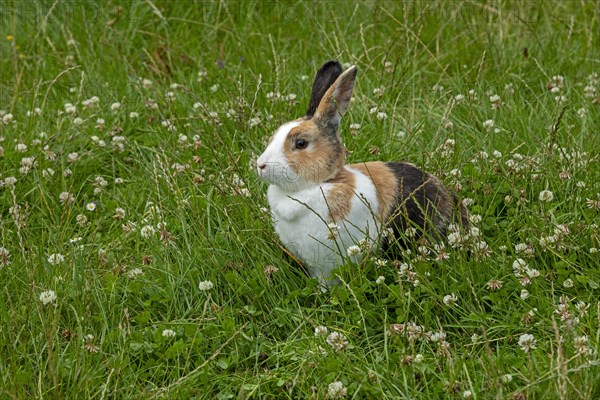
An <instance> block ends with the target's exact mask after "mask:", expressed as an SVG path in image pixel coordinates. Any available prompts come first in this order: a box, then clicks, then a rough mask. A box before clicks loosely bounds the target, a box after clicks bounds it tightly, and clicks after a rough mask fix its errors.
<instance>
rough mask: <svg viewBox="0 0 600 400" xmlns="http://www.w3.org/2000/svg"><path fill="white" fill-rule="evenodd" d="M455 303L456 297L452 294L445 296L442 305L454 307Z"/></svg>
mask: <svg viewBox="0 0 600 400" xmlns="http://www.w3.org/2000/svg"><path fill="white" fill-rule="evenodd" d="M457 301H458V297H456V295H455V294H454V293H452V294H447V295H445V296H444V299H443V302H444V304H445V305H447V306H448V307H452V306H454V305H455V304H456V302H457Z"/></svg>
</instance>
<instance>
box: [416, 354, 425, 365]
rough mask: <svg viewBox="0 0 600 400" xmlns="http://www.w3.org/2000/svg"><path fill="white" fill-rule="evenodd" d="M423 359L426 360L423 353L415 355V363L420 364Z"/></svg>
mask: <svg viewBox="0 0 600 400" xmlns="http://www.w3.org/2000/svg"><path fill="white" fill-rule="evenodd" d="M423 361H425V357H423V354H417V355H416V356H415V364H420V363H422V362H423Z"/></svg>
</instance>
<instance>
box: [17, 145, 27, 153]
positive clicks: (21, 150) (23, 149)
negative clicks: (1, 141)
mask: <svg viewBox="0 0 600 400" xmlns="http://www.w3.org/2000/svg"><path fill="white" fill-rule="evenodd" d="M15 150H16V151H18V152H19V153H25V152H26V151H27V145H26V144H25V143H17V145H16V146H15Z"/></svg>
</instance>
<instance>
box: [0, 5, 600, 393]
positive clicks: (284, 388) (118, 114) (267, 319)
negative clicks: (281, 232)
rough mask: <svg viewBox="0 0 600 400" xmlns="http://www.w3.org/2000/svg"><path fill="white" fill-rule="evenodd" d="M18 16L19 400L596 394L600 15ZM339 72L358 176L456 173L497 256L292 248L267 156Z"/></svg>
mask: <svg viewBox="0 0 600 400" xmlns="http://www.w3.org/2000/svg"><path fill="white" fill-rule="evenodd" d="M0 7H1V11H2V12H1V17H0V21H1V25H0V26H1V30H0V32H1V37H0V71H1V79H0V85H1V86H0V109H1V110H3V111H2V120H3V122H0V137H1V138H2V142H1V143H0V145H1V146H2V147H1V148H2V150H0V165H1V169H0V180H2V183H3V184H2V186H1V187H0V216H1V219H0V226H1V233H0V241H1V242H0V248H1V249H0V280H1V282H2V288H3V289H2V294H1V298H2V301H0V326H1V328H0V353H1V354H2V357H1V358H0V372H1V373H0V397H2V398H13V399H23V398H52V399H71V398H73V399H79V398H99V399H104V398H132V399H136V398H182V399H184V398H218V399H226V398H278V399H279V398H327V397H332V396H334V395H335V393H334V392H335V388H336V384H334V382H341V384H342V385H343V388H344V389H345V391H346V396H347V397H348V398H423V399H431V398H463V397H466V398H468V397H469V396H470V397H472V398H474V399H477V398H479V399H487V398H497V399H504V398H514V399H525V398H527V399H552V398H560V399H572V398H581V399H595V398H599V397H600V379H599V377H600V358H599V356H598V352H597V349H598V343H599V341H600V330H599V318H600V315H599V309H600V302H599V301H598V298H599V297H600V288H599V285H600V269H599V266H600V262H599V259H600V253H599V252H598V250H597V249H598V248H600V228H599V227H598V223H599V222H600V219H599V209H600V203H599V201H600V198H599V196H600V195H599V194H598V193H599V192H600V168H599V166H598V165H599V162H598V161H599V155H600V136H599V135H598V132H600V104H599V103H600V84H599V83H598V79H599V78H598V75H597V74H598V71H599V70H600V46H598V43H599V37H598V32H599V31H600V30H599V23H600V20H599V19H600V17H599V15H600V12H599V8H598V3H597V2H593V1H583V0H582V1H544V2H541V1H526V2H518V3H517V2H508V1H492V0H489V1H478V2H474V1H473V2H452V1H441V0H440V1H411V2H383V1H374V2H362V3H358V4H356V5H355V4H351V3H350V2H299V1H278V2H266V3H261V2H223V1H216V2H201V3H200V2H199V3H195V2H190V1H177V2H166V1H165V2H162V1H156V2H153V1H150V0H147V1H142V0H131V1H122V2H121V1H113V2H108V3H106V4H104V2H93V1H77V2H75V1H65V2H55V3H52V2H47V1H40V0H36V1H33V0H32V1H29V2H18V1H4V2H2V3H1V4H0ZM332 58H337V59H339V60H341V61H342V62H344V63H349V64H356V65H357V66H358V68H359V76H358V81H357V86H356V88H355V93H354V101H353V103H352V105H351V107H350V110H349V112H348V114H347V116H346V117H345V120H344V122H343V127H342V129H343V131H342V136H343V138H344V141H345V145H346V146H347V148H348V150H349V151H350V152H349V155H348V161H349V162H358V161H367V160H406V161H410V162H413V163H415V164H417V165H419V166H421V167H423V168H425V169H426V170H428V171H430V172H432V173H435V174H437V175H438V176H440V177H441V178H442V179H443V180H444V181H445V182H446V183H447V184H448V185H449V186H451V187H453V188H455V189H456V190H457V191H458V193H459V194H460V196H461V197H462V198H463V199H469V200H467V202H469V203H472V204H471V205H469V210H470V212H471V214H472V215H474V216H475V220H476V226H477V227H478V228H479V230H480V232H481V237H480V238H478V239H476V241H481V240H483V241H485V243H486V244H487V247H483V251H482V250H481V249H480V250H479V251H473V250H472V251H471V256H470V257H469V256H468V255H467V251H465V250H463V249H454V248H452V247H451V246H447V251H448V253H449V258H448V259H446V260H435V256H419V255H418V254H416V253H413V255H411V256H407V258H406V259H403V260H402V262H407V263H410V264H411V270H410V271H408V273H407V272H406V271H405V272H404V273H401V274H399V271H398V270H397V269H395V268H394V267H392V266H391V265H390V266H389V267H387V268H377V267H376V266H375V263H374V262H373V260H371V259H365V261H363V262H361V264H360V265H352V264H348V265H343V266H340V269H339V274H340V276H341V277H342V279H343V281H344V284H341V285H339V286H337V287H335V288H333V289H332V290H330V291H328V292H326V293H322V292H321V291H320V290H319V288H318V286H317V283H316V282H315V281H314V280H310V279H308V278H307V277H306V276H305V275H304V274H303V273H302V271H301V269H300V268H299V267H298V265H296V264H295V263H294V262H293V261H292V260H291V259H289V258H288V257H286V255H285V252H284V251H283V250H282V247H281V246H280V245H279V242H278V239H277V237H276V235H275V233H274V231H273V228H272V226H271V224H270V221H269V217H268V213H266V212H265V210H264V207H267V202H266V199H265V192H266V187H265V185H264V183H263V182H260V181H259V180H258V179H257V177H256V175H255V173H254V170H253V168H252V167H251V163H252V161H253V160H254V159H255V158H256V156H257V155H259V154H260V153H261V152H262V150H263V149H264V148H265V145H266V141H267V138H268V137H269V136H270V134H271V133H272V132H273V131H274V130H275V129H276V128H277V127H278V126H279V125H280V124H281V123H283V122H285V121H288V120H291V119H294V118H296V117H298V116H301V115H302V113H303V111H304V110H305V107H306V104H307V102H308V96H309V87H310V84H311V79H312V76H313V74H314V72H315V71H316V70H317V68H318V67H319V66H320V65H321V64H322V63H323V62H324V61H326V60H328V59H332ZM593 74H596V75H593ZM559 75H560V76H562V77H563V78H564V79H561V78H559V77H558V76H559ZM144 79H147V80H148V81H147V82H145V81H143V80H144ZM148 82H150V83H151V84H150V83H148ZM174 84H176V85H175V86H172V85H174ZM553 88H554V89H553ZM269 92H272V93H275V95H274V97H273V96H269V95H268V93H269ZM277 94H280V96H277ZM290 94H295V95H296V97H295V98H294V96H289V95H290ZM461 95H462V96H463V98H461V97H460V96H461ZM494 95H498V96H499V97H500V100H499V107H497V108H494V107H493V101H492V100H493V99H492V100H490V97H491V96H494ZM93 96H97V97H98V101H97V102H96V103H95V102H94V101H91V102H90V101H87V102H86V100H88V99H91V98H92V97H93ZM457 96H458V97H457ZM561 96H564V97H561ZM67 103H71V104H72V105H73V106H74V107H75V109H73V108H72V107H70V106H69V105H67ZM114 103H119V104H120V108H117V106H116V105H113V104H114ZM85 104H88V106H86V105H85ZM373 107H377V111H375V112H371V111H372V109H373ZM36 108H39V111H38V112H36V111H35V109H36ZM377 112H380V113H385V116H386V117H387V118H383V116H384V114H379V116H378V114H377ZM131 113H136V114H137V116H136V114H133V115H132V114H131ZM9 114H10V115H9ZM99 119H103V122H99V121H98V120H99ZM488 120H491V121H493V126H491V124H492V122H486V121H488ZM351 124H360V128H358V129H356V128H355V129H354V132H352V133H351V129H350V125H351ZM452 141H453V142H452ZM23 145H25V146H23ZM74 153H76V154H74ZM11 177H15V178H16V182H15V181H14V179H11ZM545 190H549V191H551V192H552V194H553V196H552V200H551V201H542V200H540V193H542V192H543V191H545ZM61 193H65V194H62V195H61ZM544 193H546V192H544ZM542 197H544V195H542ZM61 198H62V199H63V201H61ZM71 198H72V201H70V199H71ZM92 208H93V210H91V209H92ZM117 208H120V209H122V210H118V211H117ZM471 240H473V239H471ZM480 247H481V246H480ZM53 254H57V255H59V256H53V257H50V256H51V255H53ZM61 256H62V257H61ZM518 258H521V259H523V260H524V261H525V262H526V263H527V265H528V268H529V270H528V271H529V272H530V274H531V275H533V276H534V277H533V278H532V279H531V282H530V283H529V284H528V285H527V286H523V282H522V281H523V280H524V278H523V276H521V279H519V278H518V277H517V276H516V275H515V270H514V269H513V264H514V263H515V260H516V259H518ZM517 266H518V265H517ZM534 270H535V271H538V272H539V276H537V277H535V275H536V273H535V271H534ZM379 276H383V277H384V278H385V281H384V282H383V283H380V284H377V283H376V280H377V278H378V277H379ZM494 280H495V281H500V283H497V282H494ZM205 281H210V282H211V283H213V285H214V286H213V287H212V288H210V289H208V290H201V289H200V287H199V284H200V282H205ZM380 281H381V280H380ZM416 281H418V282H416ZM525 283H527V282H525ZM205 286H210V285H209V284H205ZM496 286H499V287H496ZM524 289H525V290H527V294H528V296H527V294H526V293H524V292H522V291H523V290H524ZM50 290H51V291H53V293H54V294H55V296H56V298H55V299H53V298H52V297H51V295H48V294H45V295H44V296H46V297H45V298H44V300H46V301H48V303H47V304H44V302H43V301H42V299H41V298H40V296H41V295H42V293H43V292H47V291H50ZM451 294H454V295H455V297H456V302H455V303H454V304H453V305H452V300H451V298H449V297H446V296H448V295H451ZM48 296H50V297H48ZM444 299H446V301H444ZM449 299H450V301H449ZM318 326H324V327H326V328H327V333H326V334H325V335H324V336H315V334H314V331H315V328H316V327H318ZM332 332H339V333H341V334H343V335H344V337H345V338H346V340H347V342H348V343H347V345H346V346H345V347H344V348H343V349H341V350H339V351H336V350H335V349H334V348H333V347H332V346H330V345H329V344H328V342H327V340H326V339H327V335H329V334H331V333H332ZM439 332H444V333H445V338H443V335H440V334H439ZM173 333H174V336H173ZM525 334H529V335H533V339H534V340H535V348H530V349H528V350H527V351H525V350H523V349H522V348H521V347H526V346H525V345H524V344H523V343H522V341H523V340H525V339H527V337H525V336H522V335H525ZM330 341H331V339H330ZM520 341H521V343H519V342H520ZM343 342H344V341H343V340H342V344H341V346H340V347H343V345H344V343H343ZM337 385H339V384H337ZM338 387H339V386H338ZM337 393H338V394H339V395H340V396H341V394H342V393H341V392H337Z"/></svg>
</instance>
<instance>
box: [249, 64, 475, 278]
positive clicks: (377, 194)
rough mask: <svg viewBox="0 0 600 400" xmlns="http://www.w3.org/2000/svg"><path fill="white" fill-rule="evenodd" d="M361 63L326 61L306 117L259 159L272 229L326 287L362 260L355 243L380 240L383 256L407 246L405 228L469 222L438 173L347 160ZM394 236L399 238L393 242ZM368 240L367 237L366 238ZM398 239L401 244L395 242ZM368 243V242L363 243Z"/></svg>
mask: <svg viewBox="0 0 600 400" xmlns="http://www.w3.org/2000/svg"><path fill="white" fill-rule="evenodd" d="M356 75H357V68H356V66H351V67H350V68H348V69H347V70H346V71H343V72H342V66H341V65H340V63H339V62H337V61H335V60H332V61H328V62H326V63H325V64H324V65H323V66H322V67H321V68H320V69H319V70H318V72H317V74H316V77H315V79H314V82H313V86H312V92H311V95H310V100H309V105H308V109H307V111H306V115H305V116H303V117H301V118H298V119H295V120H293V121H291V122H287V123H284V124H283V125H281V126H280V127H279V128H278V129H277V130H276V132H275V133H274V134H273V136H272V137H271V138H270V140H269V143H268V145H267V148H266V149H265V151H264V152H263V153H262V155H261V156H260V157H259V158H258V159H257V161H256V168H257V172H258V175H259V177H260V178H261V179H263V180H265V181H266V182H267V183H269V187H268V190H267V199H268V202H269V205H270V210H271V216H272V219H273V223H274V227H275V231H276V233H277V235H278V236H279V238H280V239H281V242H282V243H283V244H284V245H285V247H286V248H287V249H288V250H289V251H290V252H291V253H292V254H293V255H294V256H295V257H296V258H297V259H298V260H300V261H301V262H302V263H303V264H304V266H305V267H306V269H307V271H308V273H309V275H310V276H311V277H313V278H317V279H318V280H319V282H320V283H321V284H322V285H323V286H325V287H328V286H331V285H333V284H336V283H338V279H337V278H336V277H332V271H333V270H334V269H336V268H337V267H338V265H339V264H341V263H343V262H344V260H347V259H346V257H351V258H356V260H355V261H358V260H359V259H360V251H358V249H360V248H361V247H360V246H359V247H353V246H357V245H358V244H362V245H364V244H365V243H377V244H378V246H379V247H380V249H378V250H381V251H383V252H384V253H386V254H389V253H388V250H390V249H391V247H392V246H396V245H398V246H401V247H406V246H408V245H409V243H404V241H403V239H402V237H404V238H405V239H406V236H407V235H405V234H404V232H406V230H407V229H408V228H415V229H413V230H411V231H412V232H416V233H417V234H416V236H417V237H415V235H411V236H413V237H412V238H411V239H414V240H415V241H416V240H418V237H419V236H421V235H427V237H433V238H434V239H437V240H441V239H443V238H445V236H446V234H447V231H448V226H449V224H450V223H457V225H462V226H463V227H465V228H466V227H467V226H468V215H467V210H466V208H465V207H464V205H463V204H462V202H461V201H460V200H459V198H458V196H457V195H456V194H454V193H453V192H451V191H449V190H448V189H446V187H445V186H444V185H443V183H442V182H441V181H440V180H439V179H438V178H436V177H434V176H432V175H430V174H428V173H427V172H424V171H422V170H420V169H419V168H417V167H416V166H414V165H412V164H409V163H405V162H382V161H374V162H363V163H357V164H350V165H346V164H345V158H346V151H345V148H344V146H343V145H342V138H341V135H340V122H341V119H342V117H343V116H344V114H345V113H346V110H347V109H348V106H349V104H350V99H351V97H352V92H353V89H354V82H355V80H356ZM384 230H385V231H387V232H389V233H392V234H393V236H394V237H395V238H398V239H397V240H395V241H393V240H390V239H389V237H390V235H389V234H385V235H383V234H382V232H384ZM365 239H366V241H364V240H365ZM396 241H397V242H399V243H396ZM363 247H364V246H363Z"/></svg>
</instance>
